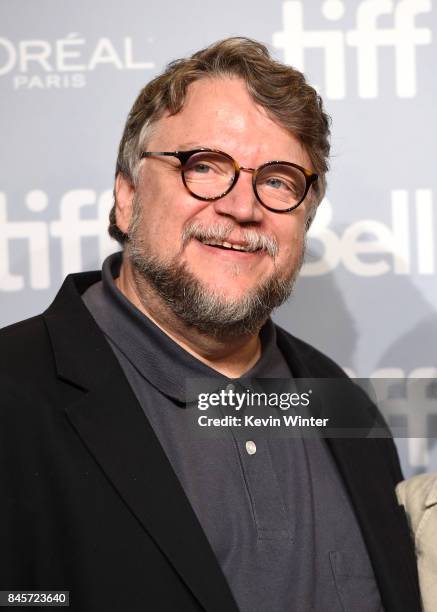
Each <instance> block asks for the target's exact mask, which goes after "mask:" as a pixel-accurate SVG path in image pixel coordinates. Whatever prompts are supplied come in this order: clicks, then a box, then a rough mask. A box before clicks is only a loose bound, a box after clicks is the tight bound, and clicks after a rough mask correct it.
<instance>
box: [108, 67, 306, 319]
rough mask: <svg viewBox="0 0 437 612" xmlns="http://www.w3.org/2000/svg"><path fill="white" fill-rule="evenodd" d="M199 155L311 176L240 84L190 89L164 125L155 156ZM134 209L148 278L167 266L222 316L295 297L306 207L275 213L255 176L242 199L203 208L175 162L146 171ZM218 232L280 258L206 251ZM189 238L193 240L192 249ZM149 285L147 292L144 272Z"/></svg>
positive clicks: (151, 147) (155, 161)
mask: <svg viewBox="0 0 437 612" xmlns="http://www.w3.org/2000/svg"><path fill="white" fill-rule="evenodd" d="M198 147H208V148H211V149H219V150H222V151H224V152H226V153H228V154H230V155H231V156H232V157H234V158H235V159H236V160H237V162H238V163H239V164H241V165H242V166H245V167H249V168H256V167H258V166H259V165H261V164H263V163H265V162H267V161H271V160H286V161H291V162H294V163H297V164H299V165H301V166H304V167H305V168H308V169H311V163H310V160H309V157H308V155H307V153H306V152H305V150H304V148H303V146H302V145H301V144H300V142H299V141H298V140H297V139H296V138H294V137H293V136H292V135H291V134H290V133H289V132H287V131H286V130H285V129H284V128H282V127H281V126H279V125H278V124H277V123H275V122H274V121H272V120H271V119H270V118H269V117H268V116H267V114H266V112H265V110H264V109H263V108H261V107H259V106H257V105H256V104H255V103H254V102H253V100H252V99H251V98H250V97H249V94H248V92H247V89H246V86H245V84H244V82H243V81H242V80H240V79H237V78H226V79H225V78H223V79H203V80H199V81H196V82H194V83H193V84H191V85H190V87H189V89H188V93H187V97H186V101H185V104H184V106H183V109H182V110H181V111H180V112H179V113H178V114H176V115H174V116H169V115H168V114H166V115H165V116H164V117H163V118H162V119H160V120H159V121H158V122H157V123H156V124H155V126H154V129H153V133H152V136H151V138H150V140H149V142H148V144H147V150H148V151H183V150H190V149H195V148H198ZM134 201H135V202H136V206H138V207H140V210H139V212H140V217H139V219H138V222H137V223H135V227H132V226H131V228H130V235H131V238H132V243H133V244H132V246H133V251H135V253H136V260H137V263H138V259H140V260H141V259H143V262H142V263H143V264H144V263H145V264H146V265H145V267H146V268H147V261H149V262H150V261H153V266H154V269H155V271H156V266H158V267H160V266H161V265H162V266H164V267H166V268H167V269H168V268H169V267H171V268H172V270H173V275H174V274H178V273H182V274H185V273H186V274H187V275H188V276H186V278H188V279H191V281H192V283H194V284H195V285H196V286H197V288H198V289H200V290H201V291H202V293H203V294H204V295H206V296H209V297H211V298H216V302H217V300H219V303H220V304H222V306H223V307H225V306H226V305H234V306H235V305H236V304H239V303H242V302H243V301H245V300H246V301H247V298H248V296H251V297H255V301H256V295H257V292H258V291H259V290H261V289H262V288H264V293H265V294H268V293H269V292H270V293H271V292H272V291H273V285H272V283H273V284H275V287H276V288H278V287H280V288H282V289H281V291H282V292H283V293H284V290H285V292H286V293H287V294H288V293H289V291H290V289H291V284H292V280H293V279H294V278H295V276H296V274H297V272H298V269H299V267H300V264H301V259H302V253H303V248H304V235H305V217H306V207H307V203H306V202H305V201H304V202H303V203H302V204H301V205H300V206H299V207H298V208H297V209H296V210H294V211H292V212H290V213H282V214H278V213H275V212H271V211H269V210H267V209H265V208H264V207H263V206H261V204H260V203H259V202H258V201H257V199H256V197H255V194H254V192H253V188H252V175H251V174H250V173H246V172H241V174H240V177H239V179H238V182H237V184H236V185H235V187H234V188H233V190H232V191H231V192H230V193H228V194H227V195H226V196H224V197H223V198H221V199H220V200H216V201H214V202H206V201H201V200H197V199H195V198H194V197H193V196H192V195H190V193H189V192H188V191H187V190H186V189H185V187H184V185H183V183H182V180H181V174H180V163H179V161H178V160H177V159H176V158H172V157H149V158H146V159H144V160H143V161H142V166H141V169H140V174H139V181H138V187H137V191H136V193H135V195H134ZM131 209H132V205H131ZM131 209H130V211H129V215H130V216H129V215H127V216H126V214H124V216H123V217H121V216H120V217H119V218H118V224H119V227H120V229H122V231H125V232H127V231H128V226H127V225H128V222H129V221H131V220H132V216H131V213H132V210H131ZM196 228H197V229H196ZM199 228H200V229H199ZM132 230H133V232H132ZM211 230H212V233H213V235H214V234H215V233H217V235H219V234H220V232H223V231H224V232H225V233H226V242H228V243H231V244H233V243H236V244H240V245H241V244H243V245H244V244H245V243H247V232H248V233H249V234H251V235H257V236H262V237H264V238H267V240H268V241H270V242H269V244H270V247H273V248H270V249H261V250H257V251H255V252H244V251H238V250H231V249H224V248H220V247H218V246H210V245H207V244H204V243H203V242H202V241H201V239H199V238H201V237H202V232H205V231H207V232H209V231H211ZM245 233H246V236H245ZM187 234H188V236H192V237H191V238H189V239H188V240H187V239H186V236H187ZM196 236H197V237H196ZM275 251H276V252H275ZM128 254H129V247H128ZM144 258H145V259H146V260H147V261H145V259H144ZM140 264H141V262H140ZM153 266H152V267H153ZM139 268H141V265H139V266H138V265H137V269H139ZM149 268H150V266H149ZM143 277H144V278H143V281H144V279H145V280H146V282H147V271H145V268H144V266H143ZM155 277H156V274H155ZM149 280H150V278H149ZM167 280H168V279H167ZM166 282H167V281H166ZM269 284H270V286H269ZM284 287H286V289H284ZM158 291H159V288H158ZM184 292H185V290H184ZM273 292H274V291H273ZM165 297H167V298H168V296H165ZM264 297H265V296H263V299H264ZM285 297H286V296H285V295H284V296H283V297H282V298H281V299H279V302H280V301H283V299H285ZM167 301H170V300H167ZM277 301H278V299H277ZM274 305H278V304H277V303H275V304H274ZM204 309H205V306H204V307H203V310H204ZM182 310H183V309H182ZM178 314H179V315H180V314H181V310H180V311H179V313H178Z"/></svg>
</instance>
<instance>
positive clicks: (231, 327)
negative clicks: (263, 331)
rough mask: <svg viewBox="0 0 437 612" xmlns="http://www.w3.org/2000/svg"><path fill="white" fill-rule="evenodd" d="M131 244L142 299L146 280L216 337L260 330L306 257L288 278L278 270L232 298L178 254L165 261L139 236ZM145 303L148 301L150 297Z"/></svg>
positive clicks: (188, 318)
mask: <svg viewBox="0 0 437 612" xmlns="http://www.w3.org/2000/svg"><path fill="white" fill-rule="evenodd" d="M127 247H128V248H127V250H128V253H127V254H128V256H129V258H130V260H131V262H132V264H133V268H134V274H135V277H136V281H137V288H138V291H139V295H140V299H141V300H142V301H143V297H145V296H144V291H142V290H141V282H142V281H146V283H147V284H148V285H149V286H150V287H151V288H152V289H153V290H154V291H155V292H156V294H157V295H159V297H160V298H161V299H162V300H163V301H164V303H165V304H166V306H168V308H169V309H170V310H171V312H172V313H173V314H174V315H175V316H176V317H177V318H178V319H180V320H182V321H183V322H184V323H185V324H186V325H188V326H192V327H193V328H195V329H196V330H197V331H198V332H200V333H203V334H205V335H208V336H211V337H215V338H218V337H219V338H232V337H236V336H243V335H245V336H252V335H255V334H257V333H258V331H259V329H260V328H261V326H262V325H263V324H264V322H265V321H266V320H267V318H268V317H269V316H270V314H271V312H272V310H273V309H274V308H277V307H278V306H280V305H281V304H283V303H284V302H285V301H286V300H287V298H288V297H289V296H290V294H291V292H292V289H293V285H294V281H295V279H296V277H297V274H298V272H299V269H300V265H301V263H302V260H303V253H302V254H301V257H300V262H299V265H298V266H297V267H296V270H294V271H293V273H292V274H291V275H289V277H288V278H285V279H284V278H282V277H281V275H280V274H279V273H278V272H277V271H275V272H273V274H271V276H270V277H269V278H268V279H267V280H266V281H264V282H263V283H261V284H260V285H258V286H257V287H255V288H254V289H253V290H252V291H250V292H248V294H247V295H245V296H244V297H243V298H241V299H240V300H233V301H231V300H229V299H227V298H225V297H224V296H223V295H222V294H220V293H212V292H211V291H208V290H207V289H206V288H205V286H204V285H203V284H202V283H201V282H200V281H199V280H198V279H197V278H196V277H195V276H194V274H192V273H191V272H190V271H189V270H188V269H187V266H186V264H185V263H183V264H181V263H177V261H176V258H175V259H173V260H172V261H170V262H165V261H162V260H160V259H159V258H158V257H157V256H152V255H148V254H147V253H146V249H145V248H144V246H143V245H141V246H140V245H139V244H138V243H137V242H136V240H135V239H134V240H132V239H131V240H129V243H128V245H127ZM142 296H143V297H142ZM143 303H144V304H145V305H146V299H144V302H143Z"/></svg>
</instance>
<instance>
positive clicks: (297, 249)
mask: <svg viewBox="0 0 437 612" xmlns="http://www.w3.org/2000/svg"><path fill="white" fill-rule="evenodd" d="M276 235H277V237H278V241H279V258H280V260H281V261H282V262H284V260H286V261H290V259H296V258H298V257H299V256H300V254H301V251H302V249H303V246H304V242H305V224H304V221H303V219H302V220H300V219H299V222H298V223H290V224H289V225H288V227H281V228H280V229H279V230H278V233H277V234H276Z"/></svg>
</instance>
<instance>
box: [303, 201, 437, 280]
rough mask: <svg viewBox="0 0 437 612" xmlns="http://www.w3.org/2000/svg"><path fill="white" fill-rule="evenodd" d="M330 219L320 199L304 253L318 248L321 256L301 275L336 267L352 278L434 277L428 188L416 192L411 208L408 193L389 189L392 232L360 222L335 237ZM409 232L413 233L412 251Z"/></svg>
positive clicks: (370, 222) (435, 234)
mask: <svg viewBox="0 0 437 612" xmlns="http://www.w3.org/2000/svg"><path fill="white" fill-rule="evenodd" d="M412 217H414V224H411V218H412ZM331 220H332V206H331V204H330V203H329V202H328V201H327V200H326V199H325V200H324V201H323V202H322V203H321V205H320V209H319V211H318V213H317V215H316V218H315V220H314V223H313V225H312V226H311V228H310V231H309V232H308V238H309V239H310V241H309V244H310V249H309V252H311V254H312V255H313V250H314V249H313V248H312V247H316V248H317V246H318V245H321V246H322V253H321V254H320V256H319V257H318V258H317V259H315V260H314V261H307V262H306V263H305V265H304V266H303V267H302V275H304V276H320V275H322V274H327V273H329V272H332V271H333V270H335V268H337V267H338V266H339V265H340V264H342V265H343V266H344V267H345V268H346V269H347V270H348V271H349V272H351V273H352V274H356V275H357V276H367V277H375V276H382V275H384V274H389V273H391V274H400V275H402V274H411V273H412V272H415V273H417V274H421V275H432V274H435V271H436V253H435V247H434V245H435V243H436V240H437V232H436V231H435V225H434V214H433V207H432V192H431V190H430V189H417V190H416V191H415V195H414V205H413V206H412V205H411V202H410V198H409V193H408V191H406V190H404V189H394V190H392V192H391V227H389V226H388V225H386V224H385V223H382V222H381V221H377V220H375V219H363V220H362V221H357V222H355V223H352V224H351V225H349V226H347V227H346V229H345V230H344V231H343V232H342V234H341V235H340V234H338V233H337V232H336V231H335V230H334V229H331V228H330V227H329V225H330V223H331ZM412 227H414V228H415V230H416V236H415V240H414V242H415V245H416V246H415V248H413V244H412V243H413V240H412V237H413V236H412V233H413V232H412ZM369 255H370V256H371V257H370V258H369Z"/></svg>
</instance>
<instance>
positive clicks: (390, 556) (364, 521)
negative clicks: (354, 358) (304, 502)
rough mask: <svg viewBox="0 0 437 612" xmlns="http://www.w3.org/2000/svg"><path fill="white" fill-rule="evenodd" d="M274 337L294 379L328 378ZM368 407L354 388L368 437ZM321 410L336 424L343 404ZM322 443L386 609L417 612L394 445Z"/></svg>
mask: <svg viewBox="0 0 437 612" xmlns="http://www.w3.org/2000/svg"><path fill="white" fill-rule="evenodd" d="M277 337H278V345H279V347H280V348H281V351H282V352H283V355H284V357H285V359H286V360H287V361H288V364H289V366H290V369H291V371H292V372H293V375H294V376H295V377H296V378H317V377H319V376H327V375H326V373H321V372H323V370H324V371H325V372H327V371H329V370H327V368H326V365H325V366H324V367H322V370H320V364H317V363H316V362H317V361H318V358H317V354H316V353H315V351H312V349H311V348H310V347H307V350H308V353H307V354H306V355H303V354H302V352H301V351H300V350H299V349H298V348H297V347H296V345H294V344H293V343H292V342H291V341H290V340H289V339H288V338H287V336H286V335H285V333H284V332H283V331H282V330H278V335H277ZM311 352H312V354H311ZM319 359H320V358H319ZM331 376H332V378H340V377H341V376H342V373H341V370H340V369H338V372H336V370H335V367H334V365H333V366H332V375H331ZM353 396H354V393H353V387H352V382H351V393H350V396H349V397H351V398H352V401H353ZM322 404H323V399H322ZM368 408H369V406H368V404H367V400H366V399H365V396H364V395H363V394H361V392H359V391H358V389H357V392H356V393H355V401H353V404H352V406H351V411H352V410H353V411H355V412H356V413H357V419H358V422H359V423H360V427H362V428H363V429H362V431H363V432H364V431H365V429H364V425H365V423H366V419H367V421H368V423H369V432H370V431H371V429H372V427H373V425H374V422H373V416H374V415H372V413H371V412H368ZM317 409H320V407H319V406H318V407H317ZM321 410H322V412H323V415H324V416H327V415H329V412H331V413H332V414H334V415H335V417H336V419H339V420H340V421H341V420H342V418H341V417H342V414H341V413H342V412H344V411H345V407H344V404H343V403H341V404H339V405H334V406H328V405H322V407H321ZM347 420H348V418H346V422H347ZM380 423H381V421H379V422H378V424H380ZM363 435H364V433H363ZM326 443H327V445H328V448H329V449H330V451H331V453H332V455H333V457H334V460H335V462H336V465H337V468H338V471H339V473H340V476H341V477H342V480H343V482H344V485H345V488H346V491H347V492H348V494H349V497H350V500H351V503H352V506H353V508H354V511H355V515H356V517H357V521H358V524H359V525H360V528H361V531H362V534H363V538H364V541H365V543H366V546H367V550H368V553H369V557H370V559H371V561H372V565H373V568H374V571H375V576H376V579H377V582H378V586H379V589H380V592H381V596H382V599H383V602H384V604H385V607H386V609H387V610H396V611H403V610H405V611H407V610H408V612H413V611H416V610H417V611H418V612H419V610H420V604H419V601H420V596H419V591H418V579H417V569H416V563H415V558H414V551H413V547H412V545H411V546H410V545H409V544H410V537H409V533H408V526H407V521H406V518H405V512H404V510H403V508H402V507H399V506H398V504H397V500H396V495H395V489H394V488H395V484H396V482H399V481H400V480H402V473H401V470H400V467H399V464H398V459H397V457H396V455H395V449H394V445H393V441H392V440H391V439H387V438H386V439H384V438H382V439H376V438H370V437H369V438H364V437H357V438H340V437H338V438H327V439H326ZM389 459H391V461H389Z"/></svg>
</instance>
